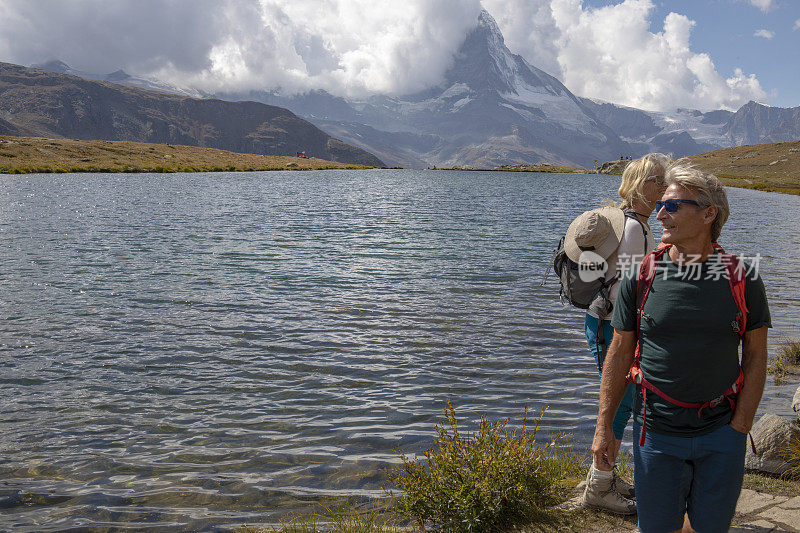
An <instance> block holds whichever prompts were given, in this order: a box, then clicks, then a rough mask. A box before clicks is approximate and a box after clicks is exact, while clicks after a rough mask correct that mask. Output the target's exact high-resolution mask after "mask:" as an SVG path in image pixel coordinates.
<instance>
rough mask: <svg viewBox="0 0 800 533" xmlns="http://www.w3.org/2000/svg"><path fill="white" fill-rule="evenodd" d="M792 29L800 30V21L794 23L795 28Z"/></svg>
mask: <svg viewBox="0 0 800 533" xmlns="http://www.w3.org/2000/svg"><path fill="white" fill-rule="evenodd" d="M792 29H793V30H798V29H800V19H797V20H795V21H794V28H792Z"/></svg>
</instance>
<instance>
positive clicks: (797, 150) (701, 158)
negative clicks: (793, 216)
mask: <svg viewBox="0 0 800 533" xmlns="http://www.w3.org/2000/svg"><path fill="white" fill-rule="evenodd" d="M686 160H687V161H689V162H690V163H692V164H693V165H694V166H696V167H697V168H699V169H700V170H702V171H704V172H709V173H711V174H714V175H715V176H717V177H718V178H719V179H720V181H722V184H723V185H727V186H729V187H741V188H744V189H755V190H759V191H770V192H781V193H785V194H798V195H800V141H793V142H783V143H771V144H753V145H747V146H734V147H732V148H722V149H720V150H713V151H711V152H706V153H703V154H697V155H693V156H690V157H687V158H686ZM628 163H629V161H609V162H607V163H604V164H603V165H602V166H601V167H600V173H602V174H622V171H623V170H625V166H626V165H627V164H628Z"/></svg>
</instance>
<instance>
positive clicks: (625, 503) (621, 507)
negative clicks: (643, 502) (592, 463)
mask: <svg viewBox="0 0 800 533" xmlns="http://www.w3.org/2000/svg"><path fill="white" fill-rule="evenodd" d="M609 474H611V473H610V472H609ZM617 479H619V478H615V476H614V475H613V474H612V475H609V476H608V479H600V478H598V477H592V471H591V470H589V475H588V476H587V477H586V490H585V491H584V492H583V499H582V501H581V505H582V506H583V507H587V508H589V509H596V510H599V511H607V512H609V513H614V514H619V515H632V514H636V502H635V501H632V500H629V499H627V498H625V497H624V496H623V495H622V494H620V493H619V491H618V489H617V484H616V480H617Z"/></svg>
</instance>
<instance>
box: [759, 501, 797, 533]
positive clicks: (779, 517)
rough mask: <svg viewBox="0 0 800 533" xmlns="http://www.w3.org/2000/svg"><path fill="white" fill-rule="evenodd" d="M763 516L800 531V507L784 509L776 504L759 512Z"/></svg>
mask: <svg viewBox="0 0 800 533" xmlns="http://www.w3.org/2000/svg"><path fill="white" fill-rule="evenodd" d="M758 516H759V517H761V518H766V519H768V520H771V521H773V522H778V523H780V524H782V525H785V526H788V527H790V528H791V529H789V531H793V532H800V509H783V508H781V507H780V506H778V505H776V506H775V507H770V508H769V509H767V510H766V511H761V512H760V513H758Z"/></svg>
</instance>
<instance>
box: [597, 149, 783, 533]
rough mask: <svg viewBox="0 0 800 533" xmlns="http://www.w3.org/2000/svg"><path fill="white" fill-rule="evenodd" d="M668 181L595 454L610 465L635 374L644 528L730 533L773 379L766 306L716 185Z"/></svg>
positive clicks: (636, 281)
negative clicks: (730, 239)
mask: <svg viewBox="0 0 800 533" xmlns="http://www.w3.org/2000/svg"><path fill="white" fill-rule="evenodd" d="M665 178H666V182H667V184H668V187H667V190H666V192H665V193H664V195H663V197H662V198H661V201H659V202H658V203H657V204H656V211H657V218H658V220H659V221H660V222H661V224H662V225H663V227H664V231H663V233H662V237H661V240H662V245H661V246H660V247H659V248H658V249H657V250H656V251H654V252H652V253H651V254H650V255H649V256H648V257H647V258H646V259H645V261H644V262H643V263H642V266H641V267H640V268H639V269H638V271H635V272H632V273H630V275H628V276H626V277H625V278H624V279H623V281H622V283H621V285H620V291H619V296H618V298H617V304H616V307H615V310H614V317H613V319H612V322H611V324H612V326H613V327H614V338H613V341H612V343H611V346H610V348H609V352H608V355H607V356H606V361H605V366H604V369H603V378H602V383H601V390H600V409H599V415H598V419H597V429H596V431H595V436H594V442H593V444H592V453H593V456H594V463H595V465H597V467H598V468H600V469H603V470H611V469H612V468H613V466H614V465H613V464H612V462H613V459H610V458H613V457H614V455H613V450H614V434H613V431H612V420H613V417H614V412H615V410H616V408H617V405H618V404H619V402H620V399H621V398H622V395H623V393H624V391H625V386H626V376H627V377H628V379H630V380H631V381H633V382H635V383H636V384H637V385H638V386H637V388H636V396H635V402H634V413H635V423H634V466H635V470H634V475H635V480H634V483H635V487H636V498H637V504H638V511H639V529H640V531H642V532H644V533H650V532H653V533H666V532H673V531H675V532H677V531H681V529H683V530H684V531H692V528H694V529H696V530H697V531H699V532H701V533H706V532H709V533H712V532H717V531H718V532H727V531H728V528H729V526H730V522H731V519H732V518H733V513H734V511H735V508H736V501H737V499H738V496H739V491H740V490H741V485H742V477H743V475H744V456H745V449H746V441H747V433H748V431H749V430H750V427H751V426H752V424H753V417H754V416H755V413H756V408H757V407H758V403H759V401H760V400H761V394H762V392H763V389H764V382H765V379H766V361H767V328H769V327H771V324H770V315H769V308H768V306H767V300H766V296H765V293H764V285H763V283H762V282H761V278H760V277H759V276H758V272H757V268H753V267H754V264H747V263H744V262H741V261H740V260H739V259H738V258H737V257H736V256H732V255H730V254H726V253H724V252H723V251H722V249H721V248H719V246H718V245H716V241H717V239H718V237H719V235H720V232H721V230H722V226H723V225H724V224H725V221H726V220H727V218H728V213H729V208H728V200H727V197H726V194H725V190H724V189H723V188H722V186H721V185H720V183H719V180H717V178H715V177H714V176H712V175H709V174H704V173H702V172H700V171H698V170H695V169H693V168H692V167H690V166H687V165H683V164H675V165H673V166H672V167H670V168H669V169H668V171H667V173H666V176H665ZM755 265H756V266H757V263H755ZM737 300H738V302H737ZM740 341H741V344H742V357H741V365H740V361H739V348H738V347H739V343H740Z"/></svg>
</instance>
